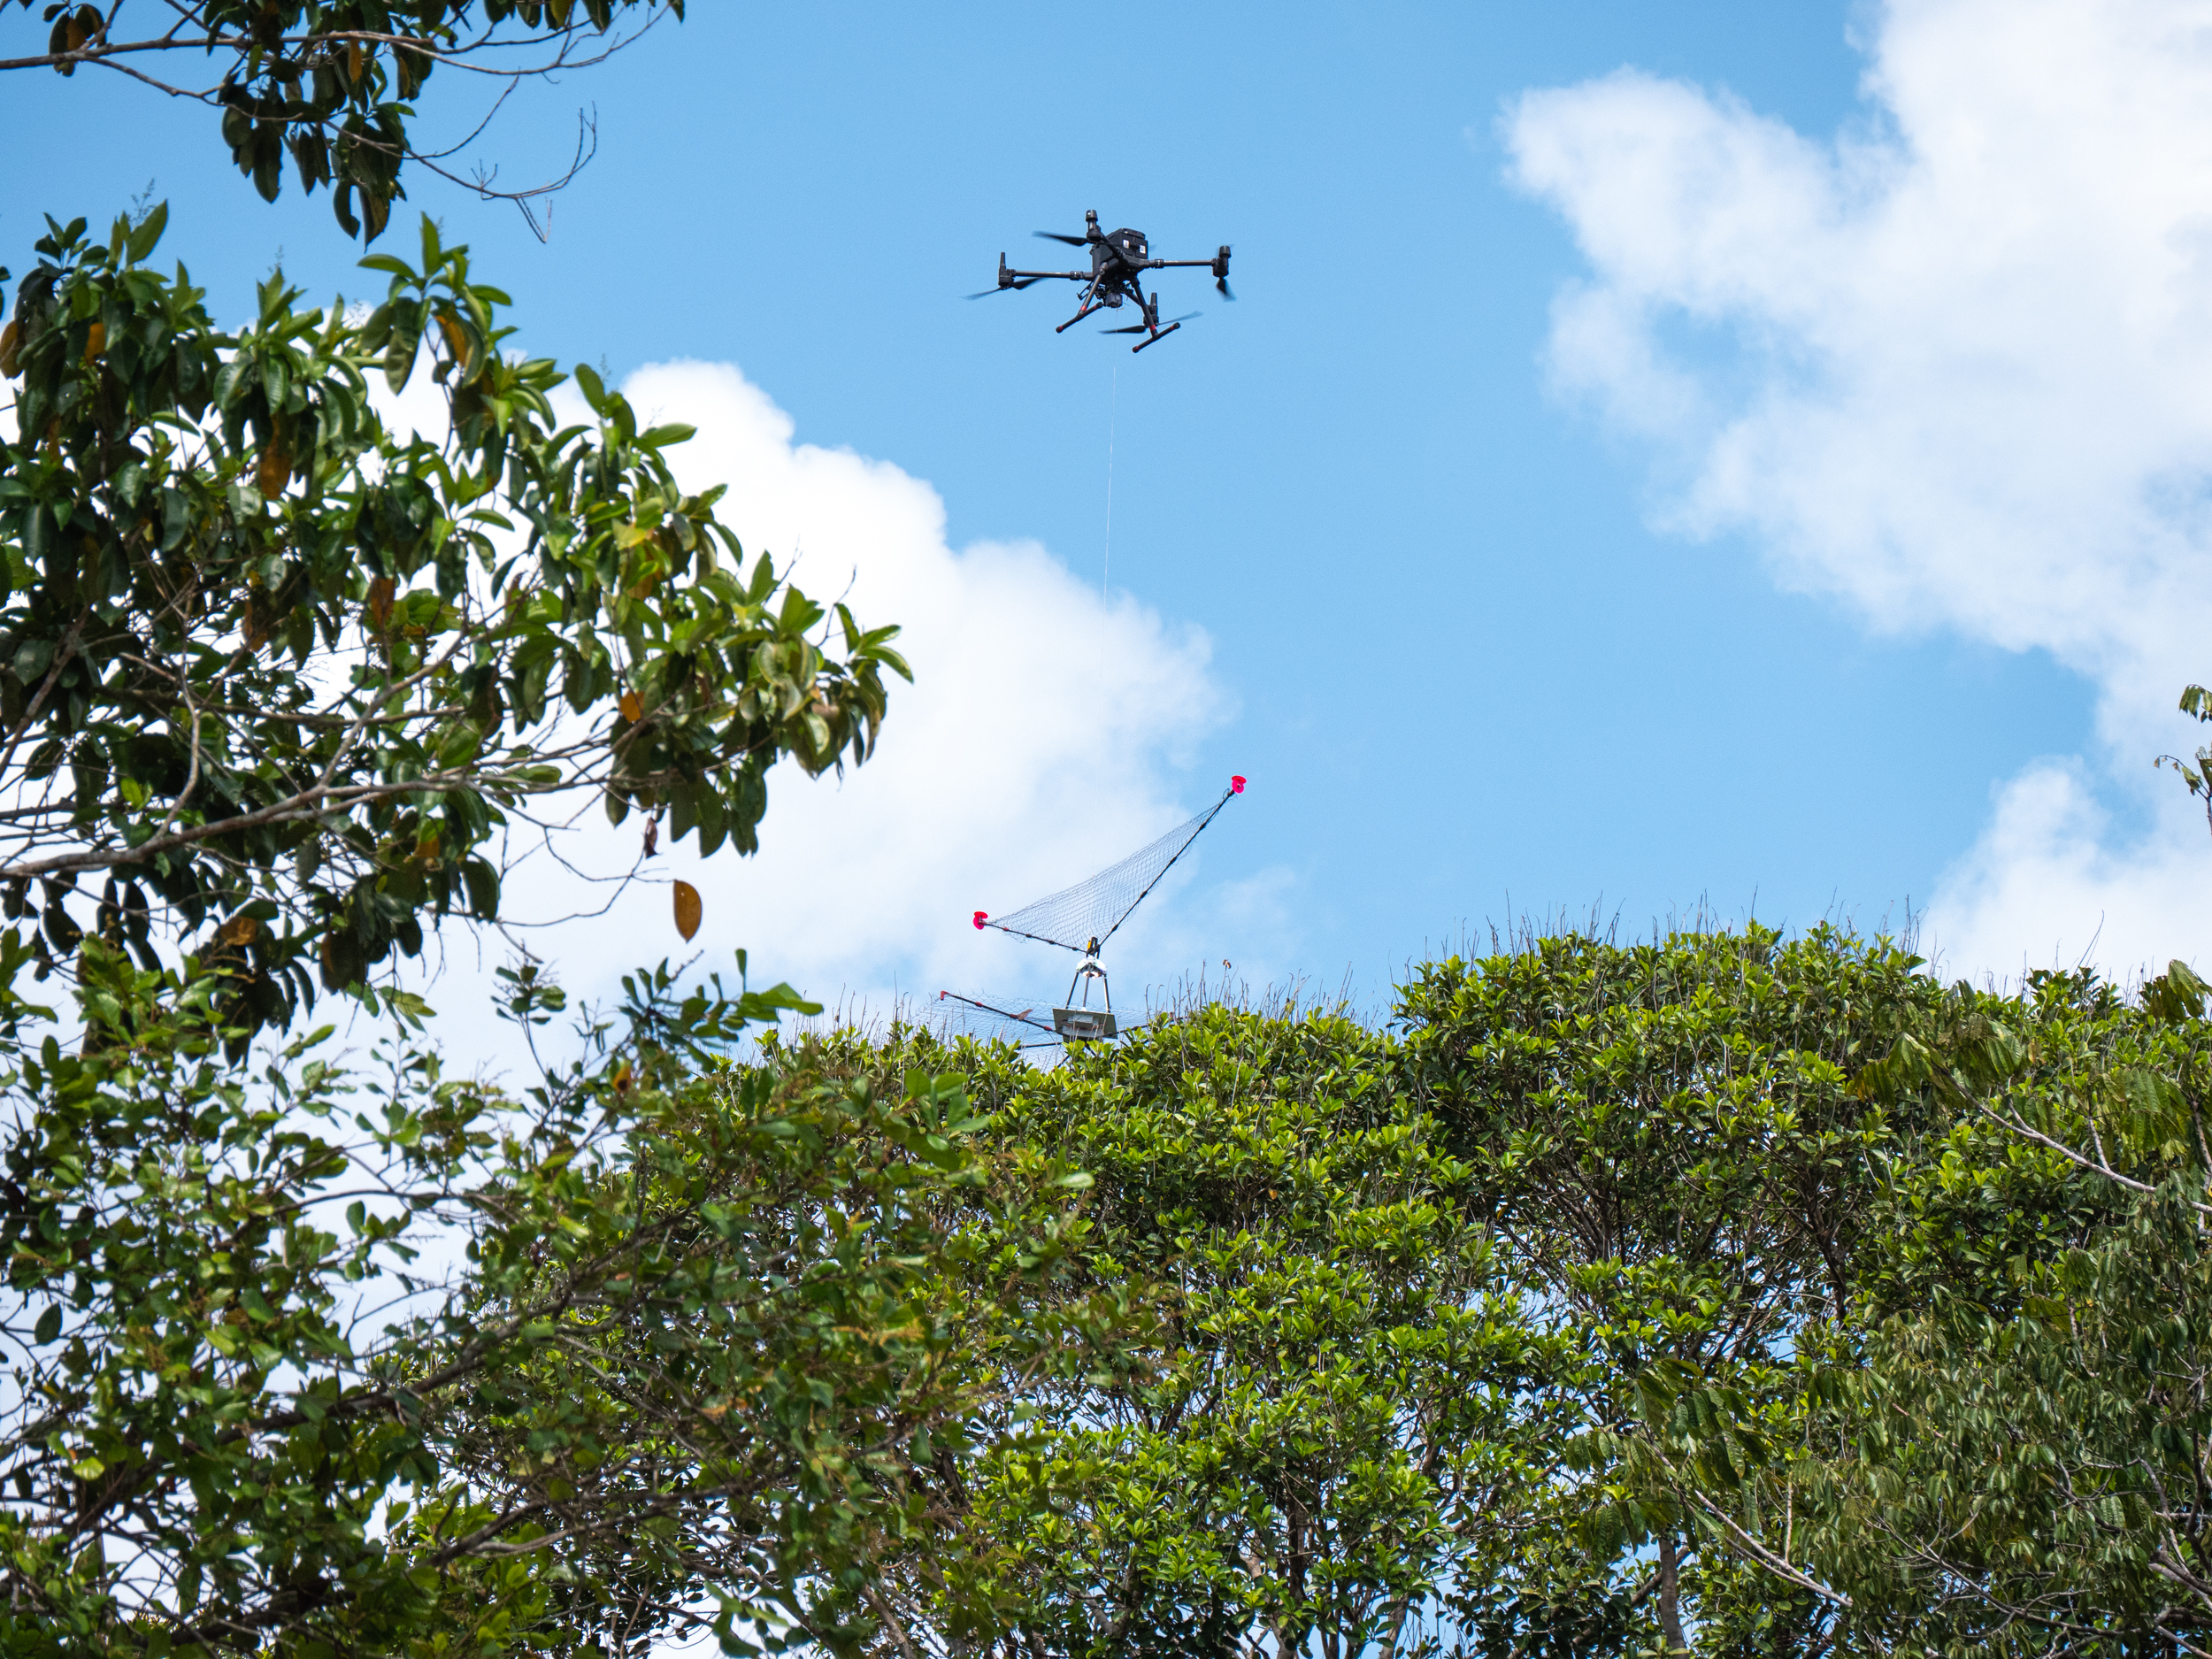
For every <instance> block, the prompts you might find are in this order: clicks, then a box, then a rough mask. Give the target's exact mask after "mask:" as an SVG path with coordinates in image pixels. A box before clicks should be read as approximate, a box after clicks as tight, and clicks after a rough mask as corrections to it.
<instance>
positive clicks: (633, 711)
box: [616, 691, 688, 936]
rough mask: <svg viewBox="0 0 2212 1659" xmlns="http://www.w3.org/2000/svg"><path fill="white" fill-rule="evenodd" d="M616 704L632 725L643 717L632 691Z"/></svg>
mask: <svg viewBox="0 0 2212 1659" xmlns="http://www.w3.org/2000/svg"><path fill="white" fill-rule="evenodd" d="M616 706H617V707H618V708H619V709H620V710H622V718H624V719H626V720H627V721H628V722H629V723H630V724H631V725H633V726H635V725H636V724H637V723H638V722H639V721H640V720H642V719H643V718H645V705H644V704H643V703H641V702H639V701H638V695H637V693H636V692H634V691H626V692H624V693H623V694H622V701H621V702H620V703H618V704H617V705H616ZM687 936H688V935H687Z"/></svg>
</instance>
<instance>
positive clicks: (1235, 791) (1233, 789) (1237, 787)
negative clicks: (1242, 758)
mask: <svg viewBox="0 0 2212 1659" xmlns="http://www.w3.org/2000/svg"><path fill="white" fill-rule="evenodd" d="M1229 793H1230V794H1231V795H1242V794H1243V793H1244V780H1243V779H1241V778H1236V777H1232V778H1231V779H1230V780H1229Z"/></svg>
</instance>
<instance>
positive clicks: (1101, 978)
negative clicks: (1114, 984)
mask: <svg viewBox="0 0 2212 1659" xmlns="http://www.w3.org/2000/svg"><path fill="white" fill-rule="evenodd" d="M1093 979H1096V980H1097V981H1098V995H1099V1000H1100V1002H1101V1003H1102V1006H1100V1007H1098V1008H1093V1007H1092V1006H1091V1005H1090V1002H1091V981H1092V980H1093ZM1077 986H1081V987H1083V1000H1082V1001H1081V1002H1077V1001H1076V999H1075V987H1077ZM1068 1004H1069V1005H1068V1006H1067V1007H1065V1008H1056V1009H1054V1010H1052V1028H1053V1030H1055V1031H1056V1032H1058V1033H1060V1035H1061V1036H1062V1037H1063V1038H1064V1039H1065V1040H1066V1041H1069V1042H1096V1041H1101V1040H1102V1039H1104V1038H1107V1037H1111V1036H1114V1035H1116V1034H1118V1028H1117V1027H1116V1025H1115V1024H1114V996H1113V991H1112V989H1111V988H1110V987H1109V986H1108V985H1107V983H1106V970H1105V969H1103V968H1102V967H1100V966H1099V965H1098V964H1096V963H1095V962H1087V963H1085V964H1083V965H1082V966H1081V967H1079V968H1078V969H1077V970H1076V971H1075V978H1073V979H1070V980H1069V981H1068Z"/></svg>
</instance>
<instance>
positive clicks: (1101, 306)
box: [968, 208, 1236, 351]
mask: <svg viewBox="0 0 2212 1659" xmlns="http://www.w3.org/2000/svg"><path fill="white" fill-rule="evenodd" d="M1037 234H1039V235H1040V236H1042V237H1043V238H1045V240H1046V241H1048V242H1065V243H1067V244H1068V246H1069V247H1071V248H1088V249H1089V250H1091V268H1090V269H1089V270H1087V271H1016V270H1014V269H1012V268H1011V267H1010V266H1009V265H1007V263H1006V256H1005V255H1004V254H1001V255H999V257H998V286H997V287H996V288H985V289H984V290H983V292H982V293H980V294H971V295H969V296H968V297H969V298H970V299H972V300H979V299H983V298H985V297H987V296H989V295H993V294H1003V293H1004V292H1006V290H1007V289H1009V288H1027V287H1028V286H1029V285H1030V284H1031V283H1033V282H1046V281H1053V280H1058V281H1063V282H1080V283H1082V284H1084V285H1085V286H1084V288H1083V303H1082V305H1081V307H1080V308H1079V310H1078V311H1076V313H1075V315H1074V316H1072V317H1071V318H1069V319H1067V321H1065V322H1064V323H1062V324H1061V325H1060V326H1059V327H1057V328H1056V329H1054V330H1053V331H1052V332H1053V333H1054V334H1065V333H1066V332H1067V331H1068V330H1069V329H1071V328H1072V327H1074V326H1075V325H1076V324H1078V323H1079V322H1081V321H1082V320H1083V319H1085V318H1086V317H1088V316H1089V315H1090V314H1091V313H1092V312H1093V311H1099V310H1107V311H1118V310H1120V309H1121V305H1122V303H1123V302H1124V301H1125V300H1133V301H1135V302H1136V306H1137V309H1138V311H1141V312H1142V313H1143V316H1144V320H1143V321H1142V322H1141V323H1133V324H1132V325H1130V326H1128V327H1126V328H1106V329H1102V330H1100V332H1101V333H1102V334H1142V335H1144V336H1145V337H1144V338H1143V339H1142V340H1140V341H1139V342H1137V343H1136V344H1135V345H1133V346H1132V347H1130V348H1129V349H1130V350H1132V351H1141V350H1143V349H1145V348H1146V347H1147V346H1148V345H1153V344H1155V343H1156V342H1159V341H1162V340H1164V339H1166V338H1167V337H1168V336H1169V335H1170V334H1173V333H1174V332H1175V331H1176V330H1177V329H1179V328H1180V327H1181V326H1183V325H1184V324H1185V323H1187V322H1188V321H1189V320H1190V319H1192V318H1193V317H1195V316H1197V315H1198V313H1197V312H1196V311H1189V312H1187V313H1185V314H1184V315H1183V316H1180V317H1178V318H1176V319H1174V320H1173V321H1171V322H1168V323H1163V322H1161V320H1160V296H1159V294H1158V292H1157V291H1155V292H1154V293H1153V294H1152V295H1151V296H1150V297H1149V298H1148V297H1147V296H1146V295H1145V291H1144V287H1143V273H1145V272H1147V271H1164V270H1167V269H1169V268H1171V267H1172V266H1178V265H1204V266H1205V267H1206V268H1207V269H1209V270H1210V271H1211V272H1212V273H1214V287H1215V288H1217V289H1219V290H1220V293H1221V297H1222V298H1223V299H1225V300H1233V299H1234V298H1236V296H1235V295H1233V294H1232V293H1230V292H1229V244H1228V243H1227V242H1224V243H1222V244H1221V251H1220V252H1219V253H1217V254H1216V255H1215V256H1214V257H1212V258H1210V259H1155V258H1153V257H1151V253H1150V251H1149V250H1148V248H1147V246H1146V244H1145V240H1144V233H1143V232H1142V231H1141V230H1130V229H1127V228H1126V227H1125V228H1123V229H1121V230H1116V231H1102V230H1101V229H1099V227H1098V210H1097V209H1095V208H1093V209H1092V210H1090V211H1088V212H1087V213H1085V214H1084V215H1083V234H1081V235H1080V236H1063V235H1062V234H1060V233H1059V232H1058V231H1056V230H1041V231H1039V232H1038V233H1037Z"/></svg>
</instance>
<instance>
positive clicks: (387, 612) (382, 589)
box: [369, 576, 396, 633]
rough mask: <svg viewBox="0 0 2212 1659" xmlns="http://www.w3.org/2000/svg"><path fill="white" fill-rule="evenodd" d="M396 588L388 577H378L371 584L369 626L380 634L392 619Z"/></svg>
mask: <svg viewBox="0 0 2212 1659" xmlns="http://www.w3.org/2000/svg"><path fill="white" fill-rule="evenodd" d="M395 587H396V583H394V581H393V580H392V579H391V578H390V577H388V576H379V577H376V578H375V579H374V580H372V581H371V582H370V583H369V626H371V627H373V628H374V629H376V630H377V632H379V633H382V632H383V630H384V625H385V623H387V622H388V621H389V620H390V619H391V615H392V592H393V589H394V588H395Z"/></svg>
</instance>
